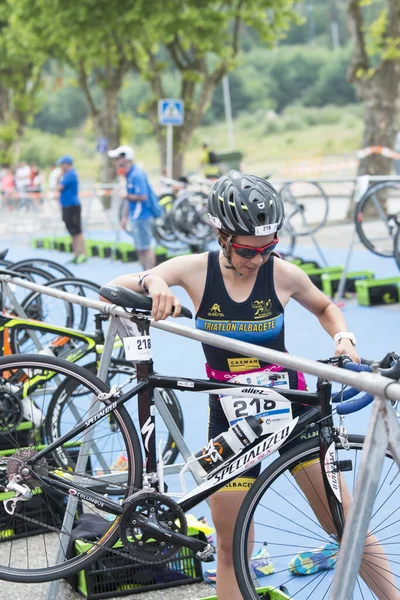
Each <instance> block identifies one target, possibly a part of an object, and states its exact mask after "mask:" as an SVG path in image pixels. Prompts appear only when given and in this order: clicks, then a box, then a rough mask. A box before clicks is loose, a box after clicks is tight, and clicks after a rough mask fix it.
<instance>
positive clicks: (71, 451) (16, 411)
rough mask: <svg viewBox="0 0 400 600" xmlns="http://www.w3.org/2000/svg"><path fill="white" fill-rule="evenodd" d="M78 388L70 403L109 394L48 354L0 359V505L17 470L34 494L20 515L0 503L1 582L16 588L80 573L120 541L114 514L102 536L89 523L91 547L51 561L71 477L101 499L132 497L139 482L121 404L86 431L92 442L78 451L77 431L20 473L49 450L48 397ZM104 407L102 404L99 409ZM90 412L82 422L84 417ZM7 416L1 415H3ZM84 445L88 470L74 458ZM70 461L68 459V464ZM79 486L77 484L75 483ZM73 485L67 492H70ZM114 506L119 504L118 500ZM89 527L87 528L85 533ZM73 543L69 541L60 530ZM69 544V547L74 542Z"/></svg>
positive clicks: (93, 510)
mask: <svg viewBox="0 0 400 600" xmlns="http://www.w3.org/2000/svg"><path fill="white" fill-rule="evenodd" d="M63 386H64V389H67V390H68V387H69V386H71V387H72V388H73V389H75V390H79V393H77V394H76V403H77V406H78V407H79V404H80V402H81V401H82V402H83V403H86V404H85V405H86V406H88V405H89V403H87V398H93V397H94V398H98V395H99V393H101V392H108V390H109V388H108V386H107V385H106V384H105V383H103V382H101V381H100V380H99V379H98V378H97V377H95V376H94V375H92V374H91V373H90V372H89V371H86V370H85V369H82V368H80V367H77V366H75V365H72V364H69V363H68V362H66V361H62V360H59V359H55V358H51V357H37V356H34V355H25V356H20V357H18V356H11V357H7V358H1V359H0V406H1V411H0V416H1V419H2V431H1V434H0V448H1V449H0V500H1V501H3V502H4V501H6V500H7V499H9V498H13V497H14V496H15V494H14V492H7V491H5V487H6V485H7V483H8V482H9V481H10V480H12V479H13V476H14V475H15V473H16V470H18V471H17V472H18V473H20V474H21V480H20V484H24V485H27V486H28V487H29V488H30V489H31V490H33V496H32V498H31V499H29V500H27V501H25V502H19V503H18V505H17V506H18V509H19V510H18V512H16V513H15V514H14V515H9V514H7V513H6V512H5V510H4V507H3V505H2V504H0V509H1V511H0V522H1V535H0V578H1V579H5V580H8V581H15V582H21V583H35V582H41V581H51V580H52V579H59V578H62V577H66V576H68V575H71V574H73V573H75V572H76V571H78V570H81V569H83V568H85V566H86V565H88V564H89V563H90V562H92V561H93V557H94V556H96V555H98V554H99V553H101V552H102V551H103V547H104V546H107V545H112V544H113V543H115V541H116V540H117V539H118V536H119V517H116V518H115V519H114V520H112V521H108V520H105V521H104V529H103V532H102V534H100V535H99V533H98V532H97V533H96V531H95V529H94V525H92V526H90V525H89V524H88V531H89V532H90V531H91V532H92V534H91V535H87V537H88V538H91V537H92V536H93V540H91V544H93V546H92V545H90V548H89V549H88V550H85V551H84V552H82V553H81V554H79V555H78V556H74V551H73V550H72V552H71V554H70V553H69V552H65V553H61V556H60V558H56V554H57V549H58V547H59V544H60V540H61V533H62V531H61V525H62V522H63V518H64V516H65V513H66V506H67V498H68V496H69V494H72V495H76V494H74V493H73V492H74V491H75V490H74V489H73V486H74V478H75V477H76V476H77V477H78V483H79V484H80V485H81V486H83V487H84V488H85V489H86V490H88V492H89V491H90V490H91V491H96V492H97V493H98V494H99V495H100V498H102V495H103V494H105V493H108V494H109V495H115V494H117V495H118V496H119V497H120V498H122V499H123V498H126V497H127V496H129V495H131V494H132V493H133V491H134V489H135V488H137V487H139V486H140V484H141V468H142V460H141V450H140V444H139V440H138V437H137V434H136V430H135V428H134V425H133V423H132V421H131V419H130V416H129V414H128V412H127V411H126V410H125V409H124V408H123V407H122V408H119V409H116V410H114V411H113V412H112V413H109V415H106V416H105V417H104V418H101V419H98V420H95V421H94V422H93V424H92V425H91V426H90V427H89V428H88V429H87V431H88V432H90V440H89V441H88V445H87V446H83V443H84V441H85V440H84V435H83V433H79V434H76V435H75V436H74V437H73V438H72V439H71V440H70V441H68V442H65V443H61V444H60V445H59V446H58V447H56V448H54V449H52V451H49V452H48V453H47V454H46V455H45V456H44V457H43V459H41V460H40V461H38V463H35V464H34V466H33V467H32V468H29V467H28V470H29V474H28V475H26V474H25V475H23V474H22V473H21V470H20V469H21V468H22V466H23V465H25V464H26V460H27V459H29V458H31V457H33V456H35V454H37V452H38V451H39V450H45V449H46V448H48V440H47V439H46V436H45V428H44V419H45V415H46V412H47V409H48V407H49V405H50V403H51V400H52V398H53V395H54V393H55V392H56V391H57V390H58V389H59V388H60V387H61V388H63ZM109 402H110V401H106V404H104V403H100V404H99V408H97V409H96V411H98V410H99V409H100V408H104V406H105V405H107V404H109ZM90 416H91V414H89V412H88V411H85V412H82V414H81V420H83V421H85V420H88V419H90ZM5 417H7V418H5ZM81 448H83V450H84V457H85V458H86V461H85V462H86V465H85V466H82V468H81V469H80V471H79V473H78V471H77V469H76V458H77V455H78V453H79V450H80V449H81ZM71 457H73V458H74V460H70V458H71ZM43 477H46V478H50V479H51V480H52V481H53V482H54V485H55V481H59V482H62V483H64V484H65V485H66V488H65V491H63V492H61V491H55V487H50V488H49V487H48V486H46V485H44V483H43V481H44V480H43V479H42V478H43ZM76 485H78V484H76ZM71 488H72V492H71V491H70V490H71ZM116 502H117V504H119V503H118V501H117V499H116ZM103 507H104V505H102V504H101V503H98V506H95V505H94V504H93V503H91V502H89V501H87V500H85V498H84V497H82V496H81V497H80V499H79V504H78V509H79V512H83V513H85V514H87V515H99V514H102V515H104V514H107V513H104V511H105V508H103ZM91 528H92V529H91ZM65 534H66V535H67V536H68V537H69V539H70V540H71V543H72V540H73V538H72V536H71V534H70V533H69V532H65ZM72 546H73V544H72Z"/></svg>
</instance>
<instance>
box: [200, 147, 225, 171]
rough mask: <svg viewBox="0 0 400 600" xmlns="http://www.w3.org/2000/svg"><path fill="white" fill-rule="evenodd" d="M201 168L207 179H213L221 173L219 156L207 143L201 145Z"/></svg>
mask: <svg viewBox="0 0 400 600" xmlns="http://www.w3.org/2000/svg"><path fill="white" fill-rule="evenodd" d="M200 168H201V170H202V171H203V175H204V177H207V179H213V178H216V177H219V176H220V175H221V167H220V164H219V159H218V156H217V155H216V154H215V152H214V151H213V150H210V148H209V147H208V144H205V143H204V144H202V146H201V157H200Z"/></svg>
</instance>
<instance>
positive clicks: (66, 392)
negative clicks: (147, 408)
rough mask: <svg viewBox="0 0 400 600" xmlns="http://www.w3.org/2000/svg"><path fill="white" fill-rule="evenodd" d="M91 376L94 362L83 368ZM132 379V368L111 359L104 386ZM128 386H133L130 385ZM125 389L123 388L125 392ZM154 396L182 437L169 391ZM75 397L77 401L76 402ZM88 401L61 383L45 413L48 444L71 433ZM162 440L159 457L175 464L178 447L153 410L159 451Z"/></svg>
mask: <svg viewBox="0 0 400 600" xmlns="http://www.w3.org/2000/svg"><path fill="white" fill-rule="evenodd" d="M85 369H88V370H89V371H90V372H91V373H94V374H96V363H90V364H88V365H85ZM130 376H133V377H135V376H136V369H135V367H134V365H133V364H132V363H131V362H129V361H126V360H119V359H115V358H112V359H111V362H110V366H109V368H108V377H107V385H109V386H110V387H111V386H112V385H119V384H121V383H123V382H125V381H126V380H127V379H128V377H130ZM132 385H136V382H134V383H133V384H132ZM128 389H129V388H125V391H128ZM155 394H156V395H157V394H161V396H162V399H163V400H164V402H165V404H166V405H167V407H168V409H169V411H170V413H171V416H172V418H173V419H174V421H175V423H176V425H177V426H178V429H179V431H180V432H181V433H182V435H183V414H182V409H181V406H180V404H179V400H178V398H177V396H176V394H175V393H174V391H173V390H164V389H156V390H155ZM77 398H78V401H77ZM89 401H90V398H88V397H86V398H85V399H83V398H81V397H80V388H79V387H78V388H76V389H74V387H73V386H72V385H71V384H70V383H69V382H65V383H64V384H63V385H61V386H60V387H59V388H58V390H57V391H56V392H55V394H54V396H53V398H52V400H51V403H50V405H49V408H48V410H47V414H46V423H45V432H46V438H47V440H48V442H49V443H50V442H53V441H55V440H56V439H58V437H60V436H61V435H63V434H64V433H65V432H66V431H69V430H71V429H72V428H73V427H74V426H75V425H76V423H77V422H78V421H79V420H80V419H81V418H82V414H83V413H84V412H86V410H87V406H86V403H88V402H89ZM125 407H126V409H127V411H128V412H129V415H130V417H131V419H132V420H133V422H134V425H135V427H136V429H137V430H138V431H139V430H140V426H139V415H138V405H137V399H136V398H133V399H132V400H130V401H128V402H127V403H126V405H125ZM161 440H162V441H163V448H162V457H163V461H164V463H165V464H167V465H170V464H172V463H174V462H175V460H176V457H177V456H178V454H179V451H178V448H177V447H176V444H175V442H174V439H173V437H172V436H171V434H170V433H169V431H168V430H167V429H166V427H165V425H164V422H163V421H162V419H161V417H159V416H158V413H157V411H156V446H157V451H158V449H159V442H160V441H161ZM71 460H73V459H72V458H71Z"/></svg>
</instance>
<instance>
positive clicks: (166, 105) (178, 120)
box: [158, 98, 184, 125]
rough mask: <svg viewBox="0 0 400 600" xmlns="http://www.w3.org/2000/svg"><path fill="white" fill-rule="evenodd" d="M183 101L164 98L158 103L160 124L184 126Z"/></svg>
mask: <svg viewBox="0 0 400 600" xmlns="http://www.w3.org/2000/svg"><path fill="white" fill-rule="evenodd" d="M183 119H184V109H183V100H181V99H177V98H162V99H161V100H159V101H158V122H159V124H160V125H183Z"/></svg>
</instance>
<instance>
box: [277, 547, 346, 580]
mask: <svg viewBox="0 0 400 600" xmlns="http://www.w3.org/2000/svg"><path fill="white" fill-rule="evenodd" d="M338 552H339V546H338V545H337V544H335V543H329V544H326V545H325V546H322V547H321V548H316V549H315V550H310V551H305V552H299V553H298V554H297V555H296V556H295V557H294V558H292V560H291V561H290V563H289V566H288V569H289V571H290V573H291V574H292V575H314V574H315V573H318V572H319V571H326V570H328V569H334V568H335V565H336V561H337V556H338Z"/></svg>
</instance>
